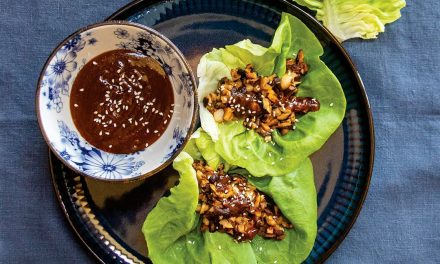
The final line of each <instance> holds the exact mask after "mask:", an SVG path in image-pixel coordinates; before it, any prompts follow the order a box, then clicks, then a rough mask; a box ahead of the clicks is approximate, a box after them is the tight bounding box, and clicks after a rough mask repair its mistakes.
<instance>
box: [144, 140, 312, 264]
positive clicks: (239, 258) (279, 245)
mask: <svg viewBox="0 0 440 264" xmlns="http://www.w3.org/2000/svg"><path fill="white" fill-rule="evenodd" d="M192 140H194V139H192ZM202 152H203V151H200V153H202ZM192 163H193V158H192V157H191V156H190V155H189V154H188V153H186V152H182V153H181V154H180V155H179V156H178V157H177V159H176V160H175V161H174V163H173V166H174V168H175V169H176V170H177V171H178V172H179V175H180V181H179V184H178V185H177V186H175V187H173V188H172V189H171V194H170V195H169V196H168V197H163V198H162V199H161V200H160V201H159V202H158V204H157V205H156V207H155V208H154V209H153V210H152V211H151V212H150V213H149V214H148V216H147V218H146V220H145V223H144V225H143V227H142V231H143V233H144V236H145V239H146V241H147V246H148V256H149V258H150V259H151V260H152V261H153V263H155V264H157V263H159V264H160V263H166V264H168V263H177V264H179V263H218V264H223V263H231V264H232V263H237V264H239V263H240V264H241V263H251V264H252V263H274V262H275V261H277V263H301V262H302V261H303V260H304V259H305V258H306V257H307V256H308V254H309V253H310V251H311V249H312V247H313V243H314V240H315V237H316V229H317V227H316V220H317V204H316V191H315V187H314V183H313V168H312V165H311V162H310V160H308V159H307V160H305V161H304V163H303V164H302V165H301V166H300V167H299V168H298V169H297V170H295V171H294V172H291V173H289V174H287V175H285V176H284V177H263V178H254V177H249V180H250V181H251V182H252V183H253V184H255V186H256V187H257V188H258V189H260V190H261V191H262V192H264V193H266V194H267V195H269V196H271V197H272V198H273V200H274V201H275V202H276V204H277V205H278V206H279V208H280V210H281V211H282V212H283V214H284V215H285V216H286V217H287V218H288V219H289V220H290V221H291V222H292V224H293V226H294V228H292V229H289V230H287V231H286V238H285V239H284V240H282V241H275V240H267V239H263V238H261V237H256V238H255V239H254V240H253V241H252V242H251V243H236V242H235V241H234V240H233V239H232V237H230V236H229V235H227V234H225V233H219V232H214V233H210V232H201V231H200V216H199V215H198V214H197V213H196V212H195V210H196V207H197V202H198V186H197V179H196V175H195V174H196V173H195V170H194V169H193V167H192Z"/></svg>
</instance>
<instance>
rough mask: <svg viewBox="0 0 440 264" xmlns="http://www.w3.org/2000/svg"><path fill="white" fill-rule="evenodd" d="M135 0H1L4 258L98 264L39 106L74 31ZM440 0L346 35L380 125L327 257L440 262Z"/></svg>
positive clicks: (412, 5)
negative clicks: (69, 214)
mask: <svg viewBox="0 0 440 264" xmlns="http://www.w3.org/2000/svg"><path fill="white" fill-rule="evenodd" d="M126 3H127V1H116V0H112V1H109V0H99V1H93V2H92V1H90V0H78V1H66V0H62V1H61V0H60V1H49V0H40V1H37V0H32V1H15V0H2V1H0V24H1V26H0V36H1V40H0V155H1V158H0V171H1V175H0V262H1V263H93V262H95V259H94V258H93V257H92V256H91V254H89V253H88V252H87V250H86V249H85V247H84V246H82V244H81V243H80V242H79V240H78V239H77V238H76V236H75V235H74V233H73V232H72V230H71V229H70V227H69V225H68V224H67V221H66V220H65V218H64V216H63V214H62V213H61V210H60V208H59V205H58V204H57V201H56V198H55V195H54V193H53V190H52V186H51V181H50V177H49V167H48V160H47V146H46V144H45V142H44V140H43V137H42V136H41V134H40V132H39V129H38V125H37V121H36V115H35V111H34V93H35V88H36V84H37V79H38V75H39V72H40V70H41V68H42V66H43V64H44V62H45V60H46V58H47V56H48V55H49V53H50V52H51V50H52V49H53V48H54V47H55V46H56V45H57V44H58V43H59V41H61V40H62V39H63V38H64V37H66V36H67V35H69V34H70V33H72V32H74V31H75V30H77V29H78V28H80V27H82V26H85V25H87V24H90V23H93V22H98V21H101V20H103V19H104V18H106V17H107V16H108V15H110V14H111V13H113V12H114V11H115V10H117V9H118V8H119V7H122V6H123V5H125V4H126ZM439 30H440V2H439V1H438V0H424V1H413V0H409V1H408V3H407V7H406V8H405V9H404V10H403V16H402V18H401V19H400V20H399V21H397V23H394V24H391V25H389V26H387V29H386V33H385V34H381V35H380V36H379V39H377V40H375V41H349V42H347V43H345V44H344V46H345V47H346V48H347V49H348V51H349V53H350V54H351V56H352V58H353V60H354V62H355V64H356V65H357V67H358V69H359V72H360V73H361V76H362V78H363V80H364V82H365V86H366V89H367V93H368V95H369V98H370V102H371V105H372V108H373V115H374V121H375V128H376V140H377V147H376V162H375V169H374V175H373V179H372V182H371V187H370V192H369V195H368V198H367V199H366V202H365V205H364V208H363V210H362V212H361V214H360V216H359V218H358V220H357V222H356V223H355V225H354V227H353V229H352V230H351V232H350V233H349V235H348V236H347V238H346V240H345V241H344V242H343V243H342V244H341V246H340V247H339V248H338V250H337V251H336V252H335V253H334V254H333V255H332V256H331V257H330V259H329V263H440V103H439V101H440V88H439V84H440V66H439V65H440V55H439V54H440V33H439Z"/></svg>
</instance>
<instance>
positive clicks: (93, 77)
mask: <svg viewBox="0 0 440 264" xmlns="http://www.w3.org/2000/svg"><path fill="white" fill-rule="evenodd" d="M70 108H71V112H72V118H73V122H74V123H75V126H76V128H77V129H78V131H79V133H80V134H81V136H82V137H84V139H86V140H87V141H88V142H89V143H90V144H92V145H93V146H95V147H97V148H99V149H102V150H104V151H107V152H110V153H116V154H128V153H133V152H136V151H140V150H143V149H145V148H146V147H148V146H149V145H151V144H152V143H154V142H155V141H156V140H157V139H158V138H159V137H160V136H161V135H162V134H163V132H164V131H165V130H166V128H167V126H168V124H169V122H170V119H171V117H172V113H173V108H174V95H173V89H172V86H171V82H170V80H169V78H168V76H167V75H166V74H165V72H164V70H163V68H162V67H161V65H160V64H159V63H158V62H157V61H156V60H154V59H152V58H150V57H147V56H144V55H141V54H138V53H135V52H133V51H129V50H122V49H119V50H112V51H108V52H105V53H103V54H101V55H99V56H97V57H95V58H93V59H92V60H90V61H89V62H88V63H87V64H85V65H84V67H83V68H82V69H81V70H80V72H79V73H78V75H77V77H76V79H75V82H74V84H73V88H72V92H71V94H70Z"/></svg>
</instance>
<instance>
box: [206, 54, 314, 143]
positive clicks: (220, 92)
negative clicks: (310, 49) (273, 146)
mask: <svg viewBox="0 0 440 264" xmlns="http://www.w3.org/2000/svg"><path fill="white" fill-rule="evenodd" d="M307 71H308V65H307V64H306V63H305V62H304V53H303V51H302V50H299V51H298V55H297V57H296V58H295V59H287V60H286V73H285V74H284V75H283V76H281V78H280V77H278V76H276V75H275V74H273V75H271V76H258V74H257V73H256V72H255V71H254V69H253V67H252V65H251V64H248V65H247V66H246V68H245V69H232V70H231V76H232V79H228V78H223V79H222V80H220V82H219V85H218V88H217V90H216V91H215V92H213V93H210V94H209V95H208V96H206V97H205V98H204V99H203V104H204V106H205V107H206V108H207V109H208V111H210V112H211V113H212V114H213V115H214V119H215V121H216V122H219V123H220V122H225V121H231V120H234V119H239V118H243V119H244V121H243V125H244V126H245V127H246V128H247V129H255V130H256V131H257V132H258V133H259V134H260V135H261V136H263V137H264V138H265V140H266V141H270V140H272V136H271V134H272V132H273V131H274V130H275V129H278V130H279V131H280V133H281V134H282V135H285V134H287V133H288V132H289V131H290V130H293V129H295V122H297V115H302V114H306V113H308V112H314V111H318V110H319V108H320V105H319V101H318V100H317V99H315V98H311V97H297V96H296V93H297V92H298V85H299V84H300V83H301V77H302V76H303V75H305V74H306V73H307ZM220 110H223V111H220Z"/></svg>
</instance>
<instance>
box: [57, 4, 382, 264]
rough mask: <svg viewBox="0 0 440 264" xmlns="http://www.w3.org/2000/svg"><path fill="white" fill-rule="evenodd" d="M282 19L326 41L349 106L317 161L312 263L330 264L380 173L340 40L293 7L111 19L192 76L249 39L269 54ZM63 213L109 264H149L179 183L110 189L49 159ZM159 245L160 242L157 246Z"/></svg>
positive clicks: (124, 12)
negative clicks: (170, 45)
mask: <svg viewBox="0 0 440 264" xmlns="http://www.w3.org/2000/svg"><path fill="white" fill-rule="evenodd" d="M282 11H285V12H289V13H291V14H293V15H295V16H297V17H298V18H299V19H301V20H302V21H303V22H304V23H305V24H306V25H307V26H308V27H309V28H310V29H311V30H312V31H313V32H314V33H315V34H316V36H317V37H318V38H319V39H320V40H321V43H322V45H323V47H324V51H325V53H324V55H323V57H322V59H323V61H324V62H325V63H326V64H327V65H328V66H329V67H330V69H331V70H332V71H333V72H334V74H335V75H336V76H337V78H338V79H339V81H340V82H341V84H342V87H343V89H344V92H345V96H346V98H347V112H346V115H345V118H344V121H343V123H342V124H341V126H340V128H339V129H338V130H337V131H336V132H335V133H334V134H333V136H332V137H331V138H330V139H329V141H328V142H327V143H326V144H325V145H324V147H323V148H322V149H321V150H319V151H318V152H317V153H315V154H313V156H312V161H313V166H314V172H315V183H316V188H317V191H318V210H319V218H318V236H317V238H316V242H315V246H314V248H313V251H312V252H311V254H310V256H309V257H308V259H307V260H306V261H305V262H306V263H319V262H323V261H324V260H325V259H326V258H328V257H329V255H330V254H331V253H332V252H333V251H334V250H335V249H336V248H337V247H338V245H339V244H340V243H341V242H342V240H343V239H344V238H345V236H346V235H347V233H348V232H349V230H350V228H351V226H352V225H353V223H354V222H355V220H356V217H357V216H358V214H359V212H360V210H361V206H362V203H363V201H364V199H365V197H366V195H367V190H368V185H369V182H370V177H371V173H372V169H373V158H374V132H373V122H372V118H371V112H370V107H369V103H368V99H367V96H366V94H365V90H364V87H363V84H362V81H361V79H360V77H359V74H358V72H357V71H356V69H355V67H354V66H353V63H352V62H351V60H350V58H349V56H348V55H347V53H346V51H345V50H344V49H343V48H342V47H341V45H340V44H339V43H338V42H337V40H336V39H335V38H334V37H333V36H332V35H331V34H330V33H329V32H328V31H327V30H326V29H325V28H324V27H323V26H321V24H319V23H318V22H317V21H316V20H315V19H314V18H313V17H312V16H310V15H308V14H307V13H306V12H304V11H302V10H301V9H300V8H298V7H296V6H293V5H292V4H289V3H287V2H286V1H270V0H267V1H244V0H242V1H232V0H186V1H185V0H182V1H178V0H175V1H137V2H134V3H132V4H129V5H127V6H126V7H124V8H122V9H121V10H119V11H117V12H116V13H115V14H113V15H112V16H111V17H110V18H109V19H118V20H129V21H133V22H137V23H141V24H144V25H147V26H150V27H153V28H155V29H157V30H158V31H159V32H161V33H162V34H164V35H165V36H166V37H168V38H169V39H171V41H173V42H174V43H175V44H176V45H177V46H178V47H179V48H180V50H181V51H182V52H183V54H184V55H185V56H186V58H187V59H188V61H189V62H190V64H191V66H192V68H193V69H194V72H196V71H195V69H196V66H197V64H198V61H199V58H200V57H201V56H202V55H203V54H204V53H206V52H209V51H210V50H211V49H212V48H214V47H223V46H225V45H227V44H233V43H235V42H238V41H240V40H242V39H245V38H249V39H251V40H252V41H253V42H255V43H259V44H262V45H265V46H267V45H268V44H269V42H270V40H271V38H272V35H273V33H274V30H275V28H276V27H277V25H278V22H279V20H280V13H281V12H282ZM50 161H51V168H52V177H53V182H54V186H55V190H56V193H57V196H58V198H59V200H60V203H61V205H62V208H63V210H64V212H65V213H66V216H67V218H68V220H69V222H70V223H71V225H72V227H73V229H74V230H75V232H76V233H77V234H78V236H79V238H80V239H81V240H82V241H83V242H84V244H85V245H86V246H87V247H88V248H89V249H90V250H91V252H92V253H93V254H94V255H96V257H97V258H98V259H99V260H101V261H103V262H106V263H108V262H117V263H142V262H149V261H148V258H147V257H146V255H147V247H146V244H145V241H144V238H143V236H142V233H141V226H142V223H143V221H144V219H145V217H146V215H147V214H148V212H149V211H150V210H151V208H152V207H153V206H154V205H155V203H156V202H157V201H158V199H160V197H161V196H162V195H164V194H165V193H166V192H167V191H168V190H169V188H170V187H171V186H173V185H174V184H175V182H176V180H177V177H176V176H172V175H173V174H172V170H171V169H170V168H168V169H166V170H164V171H162V172H161V173H159V174H160V175H155V176H153V177H151V178H148V179H146V180H142V181H137V182H131V183H105V182H100V181H95V180H91V179H88V178H83V177H82V176H79V175H75V174H74V173H73V172H72V171H70V170H68V169H67V168H66V167H64V166H63V165H62V163H61V162H60V161H59V160H57V159H56V158H55V156H54V155H53V154H51V156H50ZM158 239H160V238H158Z"/></svg>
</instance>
